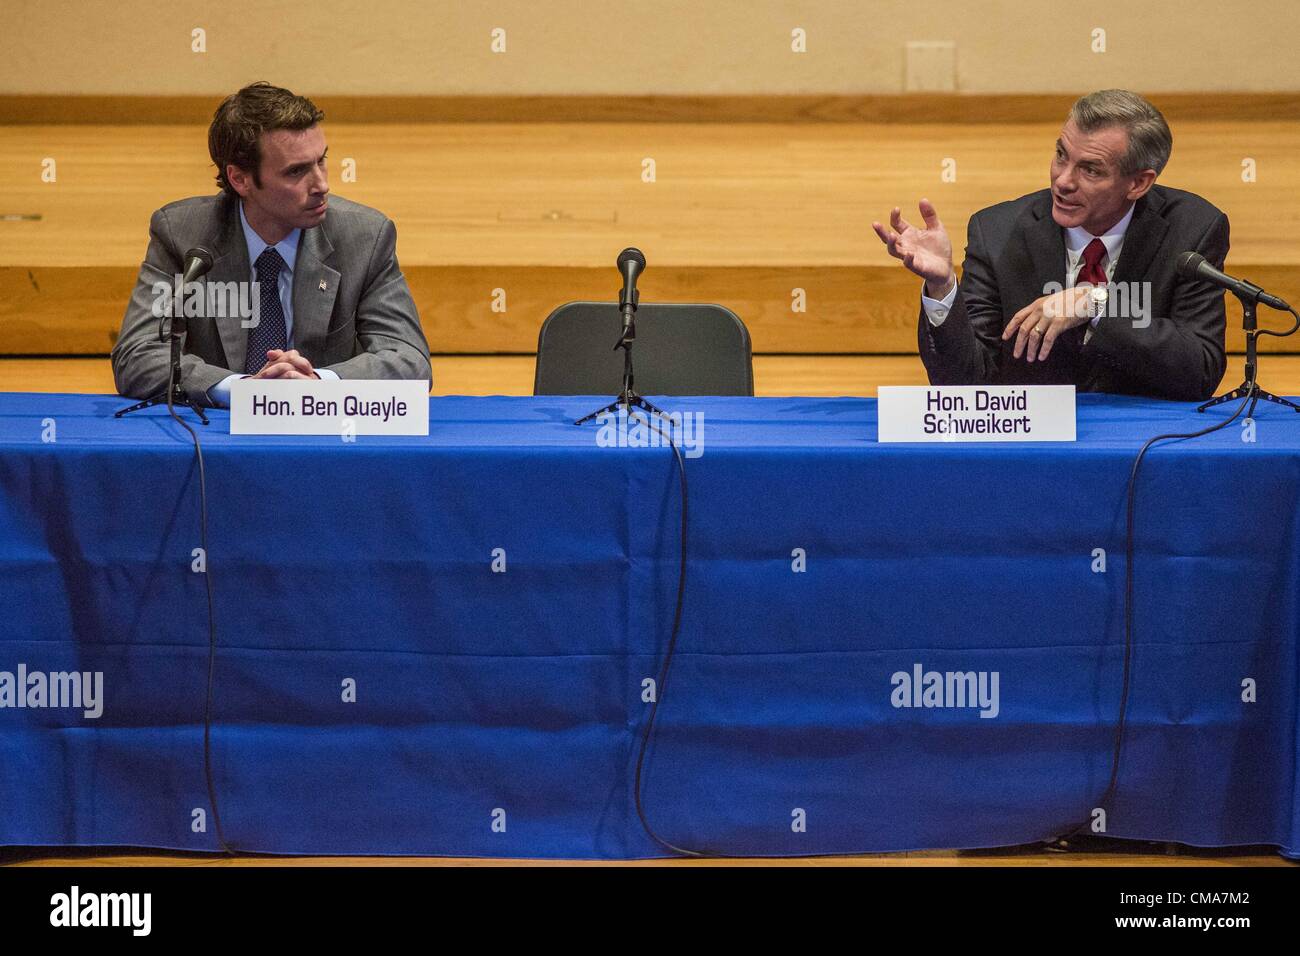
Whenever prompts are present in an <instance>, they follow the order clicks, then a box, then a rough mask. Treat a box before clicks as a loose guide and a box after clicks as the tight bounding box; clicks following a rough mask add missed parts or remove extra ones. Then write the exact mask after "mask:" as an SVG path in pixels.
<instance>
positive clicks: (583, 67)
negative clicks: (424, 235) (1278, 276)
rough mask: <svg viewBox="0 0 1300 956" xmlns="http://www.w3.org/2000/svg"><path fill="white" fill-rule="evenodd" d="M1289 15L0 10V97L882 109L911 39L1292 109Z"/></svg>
mask: <svg viewBox="0 0 1300 956" xmlns="http://www.w3.org/2000/svg"><path fill="white" fill-rule="evenodd" d="M1298 15H1300V9H1298V8H1297V5H1296V4H1295V2H1294V0H1256V2H1242V0H1225V2H1215V0H1185V2H1168V0H1156V2H1142V0H1091V2H1086V0H1070V2H1065V0H1019V2H1017V0H984V2H980V0H972V2H968V3H961V2H954V0H942V2H938V0H936V2H930V3H926V2H925V0H820V2H805V3H796V2H778V0H752V2H747V0H640V2H629V0H601V2H580V0H560V2H544V0H498V2H486V0H485V2H465V0H444V2H437V0H434V2H423V3H417V2H394V0H316V2H309V0H295V2H282V0H265V2H225V3H212V2H208V3H195V2H192V0H176V2H164V0H119V2H79V3H78V2H72V0H0V94H3V93H9V94H14V93H36V94H66V93H89V94H128V93H130V94H204V95H208V94H211V95H214V96H215V95H217V94H219V93H224V92H227V91H230V90H233V89H235V88H237V87H239V86H241V85H243V84H244V83H246V82H249V81H251V80H254V79H269V80H271V81H273V82H276V83H278V84H281V85H284V86H288V87H290V88H292V89H294V90H296V91H298V92H301V93H306V94H308V95H325V94H338V93H352V94H441V95H447V94H452V95H455V94H493V93H498V94H686V93H701V94H707V93H714V94H717V93H827V94H836V93H840V94H846V93H847V94H851V93H896V92H901V91H902V90H903V74H904V63H903V61H904V55H903V49H904V43H905V42H906V41H908V40H954V41H956V43H957V58H956V59H957V70H956V84H957V86H956V88H957V90H959V91H964V92H977V93H985V92H1017V93H1020V92H1023V93H1041V92H1058V93H1075V92H1079V91H1084V90H1089V89H1097V88H1100V87H1104V86H1125V87H1130V88H1133V89H1137V90H1141V91H1143V92H1147V93H1155V92H1175V91H1227V90H1236V91H1252V90H1253V91H1293V90H1296V89H1300V64H1298V63H1297V60H1296V50H1297V48H1298V47H1300V27H1298V26H1297V21H1298V19H1300V16H1298ZM195 27H202V28H203V29H205V30H206V33H207V52H206V53H202V54H197V53H193V52H191V50H190V45H191V40H190V35H191V30H192V29H193V28H195ZM494 27H503V28H505V30H506V52H505V53H504V54H494V53H492V52H491V51H490V50H489V42H490V32H491V30H492V29H493V28H494ZM795 27H802V28H803V29H804V30H806V31H807V37H808V40H807V44H808V52H807V53H804V54H795V53H792V52H791V50H790V32H791V30H792V29H793V28H795ZM1094 27H1102V28H1104V29H1105V30H1106V33H1107V37H1106V39H1107V47H1108V49H1107V52H1105V53H1094V52H1092V51H1091V49H1090V44H1091V35H1090V34H1091V31H1092V29H1093V28H1094Z"/></svg>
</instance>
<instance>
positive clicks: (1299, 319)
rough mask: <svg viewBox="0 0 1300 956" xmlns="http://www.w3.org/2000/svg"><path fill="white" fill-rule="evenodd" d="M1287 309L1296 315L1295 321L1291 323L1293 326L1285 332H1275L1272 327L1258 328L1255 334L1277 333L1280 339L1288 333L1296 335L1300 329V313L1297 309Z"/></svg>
mask: <svg viewBox="0 0 1300 956" xmlns="http://www.w3.org/2000/svg"><path fill="white" fill-rule="evenodd" d="M1287 311H1288V312H1290V313H1291V314H1292V315H1293V316H1295V322H1293V323H1292V324H1291V328H1289V329H1287V330H1286V331H1285V332H1274V331H1273V330H1272V329H1256V330H1255V334H1256V335H1276V336H1277V337H1278V338H1279V339H1284V338H1286V337H1287V336H1288V335H1294V334H1295V333H1296V330H1298V329H1300V313H1297V312H1296V310H1295V309H1288V310H1287Z"/></svg>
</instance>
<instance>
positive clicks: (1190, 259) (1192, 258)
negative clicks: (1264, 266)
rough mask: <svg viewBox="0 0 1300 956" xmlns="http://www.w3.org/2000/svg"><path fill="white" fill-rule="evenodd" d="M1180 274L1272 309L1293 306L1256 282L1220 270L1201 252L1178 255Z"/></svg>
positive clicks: (1281, 309)
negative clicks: (1234, 276)
mask: <svg viewBox="0 0 1300 956" xmlns="http://www.w3.org/2000/svg"><path fill="white" fill-rule="evenodd" d="M1178 274H1179V275H1180V276H1182V277H1183V278H1184V279H1199V280H1200V281H1202V282H1208V283H1210V284H1211V285H1217V286H1218V287H1219V288H1221V289H1226V290H1228V291H1229V292H1231V293H1232V294H1233V295H1235V296H1236V297H1237V298H1239V299H1247V300H1249V301H1251V302H1257V301H1258V302H1262V303H1264V304H1265V305H1266V306H1268V307H1269V308H1270V309H1277V310H1278V311H1280V312H1290V311H1291V306H1289V305H1287V304H1286V303H1285V302H1283V301H1282V300H1281V299H1279V298H1278V297H1277V296H1275V295H1269V294H1268V293H1267V292H1265V291H1264V290H1263V289H1261V288H1260V287H1259V286H1257V285H1255V283H1253V282H1247V281H1246V280H1245V279H1236V278H1233V277H1232V276H1230V275H1227V274H1225V273H1223V272H1220V271H1219V270H1218V269H1216V268H1214V266H1212V265H1210V264H1209V263H1208V262H1206V261H1205V256H1203V255H1201V254H1200V253H1199V252H1184V253H1183V254H1182V255H1180V256H1179V257H1178Z"/></svg>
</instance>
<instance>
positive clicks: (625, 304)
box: [614, 246, 645, 348]
mask: <svg viewBox="0 0 1300 956" xmlns="http://www.w3.org/2000/svg"><path fill="white" fill-rule="evenodd" d="M616 264H617V266H618V271H619V272H621V273H623V288H622V290H620V291H619V294H618V307H619V308H620V309H621V310H622V311H623V337H622V338H621V339H619V343H618V345H616V346H614V347H615V348H624V347H626V346H627V344H628V343H629V342H631V341H632V340H633V339H635V338H636V329H635V328H634V327H633V325H632V313H634V312H635V311H636V306H637V303H638V302H639V301H640V300H641V294H640V293H639V292H637V290H636V277H637V276H639V275H640V274H641V270H642V269H644V268H645V256H644V255H642V254H641V250H640V249H637V248H635V247H633V246H628V247H627V248H626V249H624V250H623V251H622V252H620V253H619V254H618V262H617V263H616Z"/></svg>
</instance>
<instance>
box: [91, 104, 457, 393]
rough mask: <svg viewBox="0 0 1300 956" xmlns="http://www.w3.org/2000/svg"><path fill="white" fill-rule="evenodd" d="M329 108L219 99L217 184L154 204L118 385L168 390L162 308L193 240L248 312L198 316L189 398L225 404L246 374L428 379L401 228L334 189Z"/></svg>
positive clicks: (121, 348)
mask: <svg viewBox="0 0 1300 956" xmlns="http://www.w3.org/2000/svg"><path fill="white" fill-rule="evenodd" d="M323 118H324V113H322V112H321V111H320V110H318V109H317V108H316V106H315V105H314V104H313V103H312V102H311V101H310V100H308V99H306V98H305V97H300V96H295V95H294V94H293V93H290V92H289V91H288V90H285V89H281V88H279V87H275V86H271V85H270V84H268V83H255V84H253V85H252V86H248V87H245V88H244V89H242V90H240V91H239V92H238V93H235V94H234V95H232V96H230V97H227V98H226V100H225V101H224V102H223V103H222V104H221V106H220V107H218V108H217V111H216V114H215V115H214V116H213V119H212V124H211V126H210V127H209V129H208V151H209V153H210V154H211V156H212V161H213V163H214V164H215V165H216V167H217V183H218V184H219V185H220V186H221V193H220V194H218V195H216V196H201V197H196V198H193V199H182V200H180V201H178V202H174V203H170V204H168V205H166V206H164V207H162V208H161V209H159V210H158V211H157V212H155V213H154V214H153V218H152V220H151V222H150V224H149V250H148V252H147V253H146V254H145V260H144V263H143V264H142V265H141V266H140V275H139V278H138V279H137V280H136V285H135V291H134V292H133V293H132V296H131V301H130V302H129V303H128V304H127V308H126V315H125V317H124V318H123V319H122V332H121V335H120V336H119V337H118V340H117V344H116V345H115V346H114V347H113V378H114V381H115V382H116V384H117V388H118V391H119V392H121V393H122V394H123V395H126V396H129V397H133V398H150V397H152V396H154V395H158V394H160V393H163V392H165V391H166V388H167V377H168V371H169V367H170V350H169V346H168V344H167V343H166V342H163V341H159V335H158V327H159V317H160V315H161V314H162V310H163V309H165V308H166V307H167V306H168V303H169V300H168V299H167V296H169V295H170V294H171V293H170V290H171V289H172V286H173V284H174V281H175V279H174V277H175V276H177V275H179V274H180V273H181V272H182V269H183V260H184V257H185V254H186V252H187V251H188V250H189V249H191V248H194V247H196V246H200V247H203V248H205V249H208V250H209V251H210V252H211V253H212V258H213V265H212V268H211V270H210V271H209V272H208V274H207V276H206V277H205V280H204V281H205V283H206V284H207V290H208V291H209V292H211V291H214V290H219V289H236V288H241V289H242V290H243V292H244V295H243V301H245V302H246V303H249V304H251V305H252V306H253V309H252V310H251V315H252V318H250V315H249V314H240V312H239V310H230V309H225V308H218V309H216V310H215V313H216V314H215V315H213V314H207V313H205V315H206V317H192V318H190V319H189V322H188V331H187V333H186V336H185V341H184V348H183V354H182V357H181V366H182V378H183V384H184V388H185V392H186V394H187V397H188V398H189V399H190V400H191V401H193V402H195V403H197V404H199V405H207V406H210V405H228V404H229V403H230V384H231V382H233V381H235V380H236V379H239V378H245V377H252V378H359V379H413V380H424V381H426V382H427V381H429V380H430V377H431V371H430V366H429V346H428V343H427V342H426V341H425V338H424V332H423V330H422V329H421V328H420V319H419V316H418V314H417V313H416V309H415V302H414V301H413V300H412V298H411V292H410V290H409V289H408V288H407V285H406V279H405V278H404V277H403V276H402V272H401V269H400V268H399V267H398V265H397V257H396V245H397V231H396V228H395V227H394V225H393V223H392V221H391V220H389V219H388V218H387V217H386V216H385V215H384V214H383V213H381V212H379V211H377V210H374V209H371V208H369V207H367V206H362V205H361V204H359V203H354V202H349V201H348V200H346V199H340V198H339V197H337V196H330V195H329V182H328V177H327V174H326V169H325V156H326V146H325V135H324V133H323V132H322V131H321V128H320V126H319V125H318V124H319V123H320V121H321V120H322V119H323ZM217 283H221V284H222V285H217ZM241 283H242V286H241V285H239V284H241ZM254 290H255V292H256V294H253V293H254ZM193 299H194V300H195V301H199V300H200V299H201V300H202V301H203V302H204V303H208V304H210V303H212V302H214V301H215V297H214V296H212V295H208V296H207V297H206V298H205V297H203V296H193ZM160 305H161V307H160ZM187 314H188V310H187Z"/></svg>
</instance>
